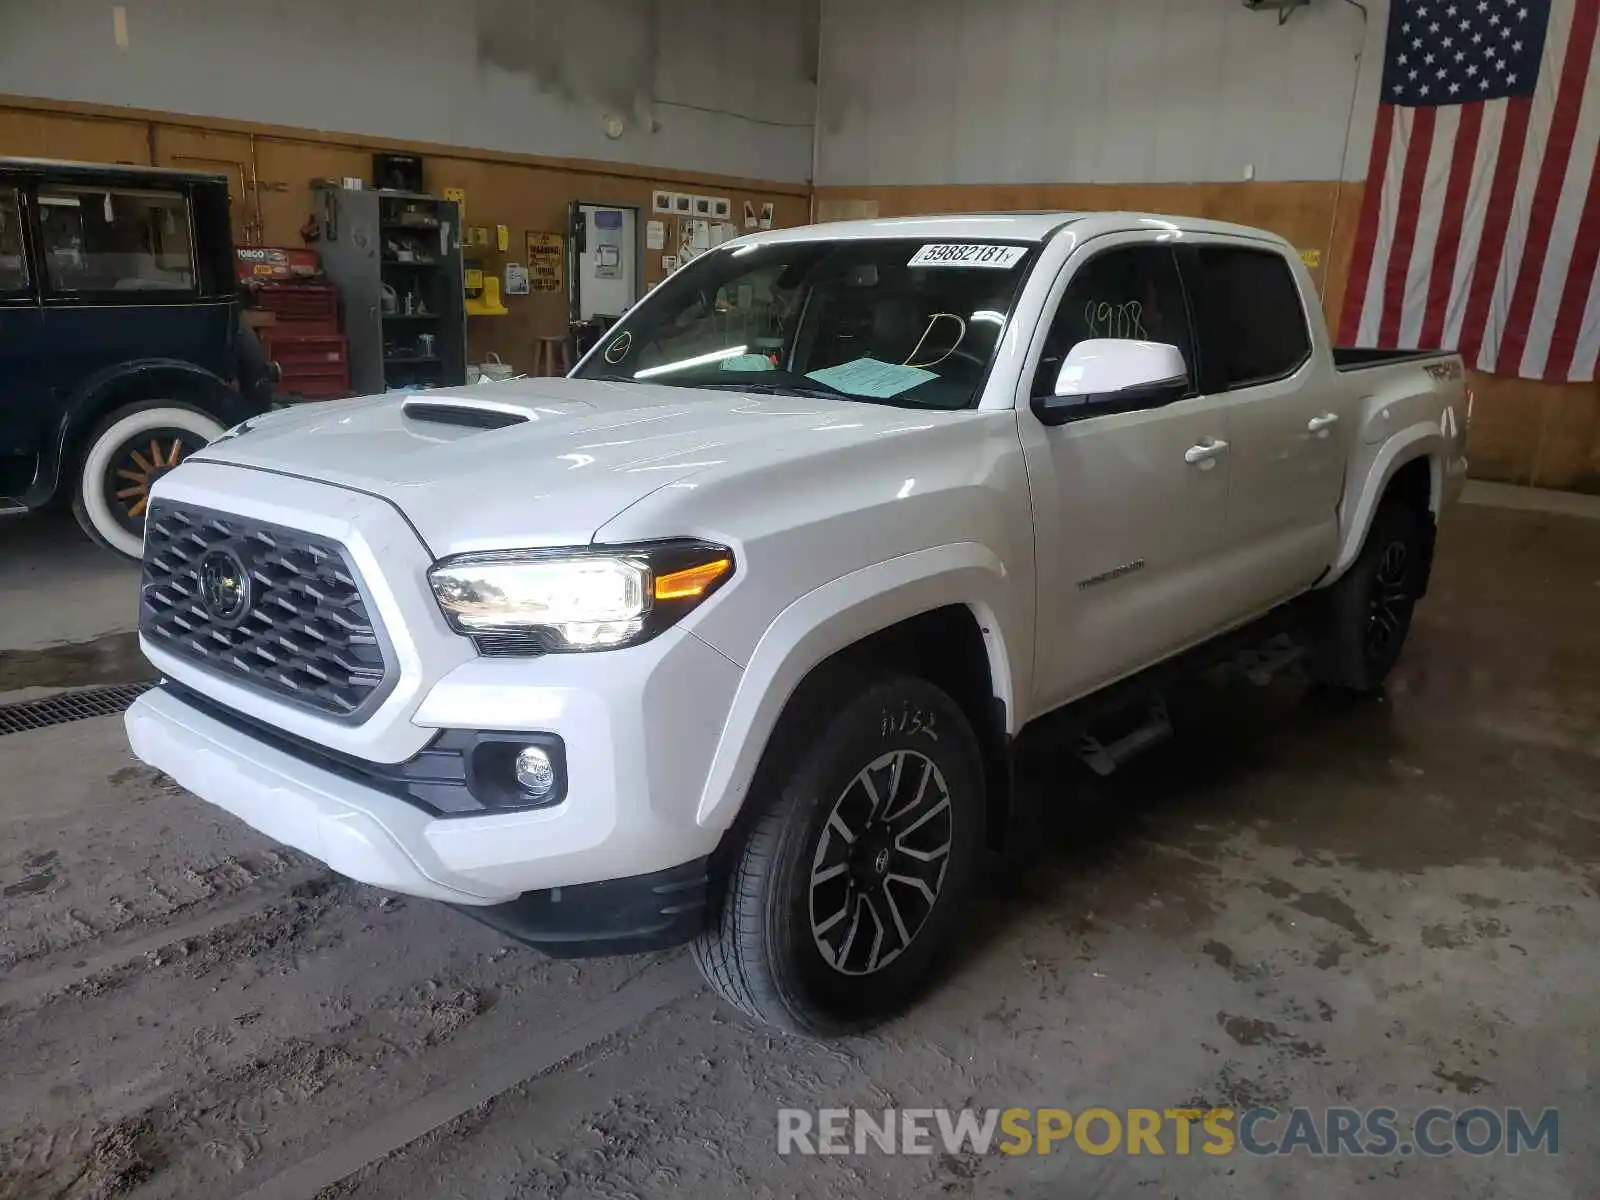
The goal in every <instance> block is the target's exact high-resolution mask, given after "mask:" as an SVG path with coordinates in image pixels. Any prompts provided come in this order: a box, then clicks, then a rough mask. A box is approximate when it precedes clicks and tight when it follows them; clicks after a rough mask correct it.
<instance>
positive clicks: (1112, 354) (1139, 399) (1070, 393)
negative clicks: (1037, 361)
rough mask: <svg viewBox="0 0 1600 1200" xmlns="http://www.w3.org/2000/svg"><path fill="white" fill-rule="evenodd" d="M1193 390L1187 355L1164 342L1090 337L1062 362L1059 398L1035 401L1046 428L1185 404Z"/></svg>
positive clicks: (1036, 408)
mask: <svg viewBox="0 0 1600 1200" xmlns="http://www.w3.org/2000/svg"><path fill="white" fill-rule="evenodd" d="M1188 391H1189V368H1188V366H1187V365H1186V364H1185V363H1184V361H1183V351H1181V350H1179V349H1178V348H1177V347H1176V346H1170V345H1167V344H1166V343H1164V342H1141V341H1134V340H1132V339H1128V338H1089V339H1087V340H1086V341H1082V342H1079V343H1078V344H1077V345H1076V346H1074V347H1073V348H1072V349H1071V350H1070V351H1069V352H1068V353H1067V357H1066V358H1065V359H1064V360H1063V361H1062V363H1061V371H1060V373H1059V374H1058V375H1057V376H1056V387H1055V394H1054V395H1051V396H1046V397H1043V398H1041V399H1039V400H1036V401H1035V402H1034V411H1035V412H1036V413H1038V416H1039V419H1040V420H1041V421H1043V422H1044V423H1045V424H1046V425H1063V424H1065V423H1066V422H1068V421H1070V420H1072V419H1073V418H1074V417H1083V416H1089V415H1091V414H1102V413H1114V412H1130V411H1132V410H1134V409H1139V408H1154V407H1156V406H1158V405H1162V404H1171V403H1172V402H1173V401H1174V400H1181V399H1182V398H1183V397H1184V396H1185V395H1186V394H1187V393H1188Z"/></svg>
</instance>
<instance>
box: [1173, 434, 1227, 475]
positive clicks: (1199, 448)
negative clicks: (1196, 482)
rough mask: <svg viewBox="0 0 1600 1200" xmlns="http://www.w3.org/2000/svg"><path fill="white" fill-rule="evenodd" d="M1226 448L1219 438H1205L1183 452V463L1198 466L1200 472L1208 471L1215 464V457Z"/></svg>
mask: <svg viewBox="0 0 1600 1200" xmlns="http://www.w3.org/2000/svg"><path fill="white" fill-rule="evenodd" d="M1227 448H1228V443H1227V442H1225V441H1223V440H1222V439H1221V438H1206V439H1204V440H1203V441H1201V442H1199V443H1197V444H1196V445H1193V446H1190V447H1189V448H1188V449H1187V450H1185V451H1184V452H1183V461H1184V462H1186V463H1189V464H1191V465H1195V464H1198V465H1199V467H1200V469H1201V470H1202V471H1205V470H1209V469H1210V468H1211V467H1212V466H1213V465H1214V464H1215V461H1216V457H1217V455H1219V454H1221V453H1222V452H1223V451H1225V450H1226V449H1227Z"/></svg>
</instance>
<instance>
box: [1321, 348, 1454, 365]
mask: <svg viewBox="0 0 1600 1200" xmlns="http://www.w3.org/2000/svg"><path fill="white" fill-rule="evenodd" d="M1450 353H1451V351H1449V350H1372V349H1368V348H1366V347H1358V346H1335V347H1334V348H1333V366H1334V369H1335V370H1337V371H1365V370H1366V369H1367V368H1368V367H1392V366H1394V365H1396V364H1397V363H1403V362H1421V361H1422V360H1423V359H1427V358H1443V357H1446V356H1448V355H1449V354H1450Z"/></svg>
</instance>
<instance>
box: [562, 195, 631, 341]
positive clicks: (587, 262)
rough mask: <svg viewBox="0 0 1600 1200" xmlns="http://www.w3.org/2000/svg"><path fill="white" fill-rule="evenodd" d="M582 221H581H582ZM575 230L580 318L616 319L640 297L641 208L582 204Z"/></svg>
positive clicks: (587, 319)
mask: <svg viewBox="0 0 1600 1200" xmlns="http://www.w3.org/2000/svg"><path fill="white" fill-rule="evenodd" d="M579 222H581V225H579ZM573 223H574V226H575V227H576V228H575V229H574V232H575V233H577V232H578V231H579V230H580V229H581V235H580V236H579V238H578V242H577V245H576V247H575V249H576V251H577V253H576V255H575V256H574V257H575V258H576V260H577V270H576V271H575V272H574V273H573V286H574V288H576V290H577V304H576V308H577V313H578V320H580V321H590V320H593V319H594V318H595V317H607V318H610V319H611V320H615V319H616V318H618V317H620V316H621V315H622V314H623V313H625V312H627V311H628V309H630V308H632V307H633V303H634V301H635V300H637V299H638V298H639V237H638V234H639V230H638V225H639V211H638V209H634V208H617V207H615V206H613V205H606V204H579V205H578V206H577V213H576V219H575V220H574V222H573Z"/></svg>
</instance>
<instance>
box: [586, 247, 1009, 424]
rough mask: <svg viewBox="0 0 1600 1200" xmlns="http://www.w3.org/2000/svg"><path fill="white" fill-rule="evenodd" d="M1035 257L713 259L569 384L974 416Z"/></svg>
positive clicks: (775, 255) (760, 250) (895, 253)
mask: <svg viewBox="0 0 1600 1200" xmlns="http://www.w3.org/2000/svg"><path fill="white" fill-rule="evenodd" d="M1034 250H1035V247H1033V246H1027V245H1018V244H1014V243H996V242H937V243H934V242H927V241H924V240H921V239H907V238H893V239H890V238H884V239H873V240H851V241H827V242H824V241H816V242H778V243H770V244H767V245H756V246H742V247H735V248H732V249H724V250H717V251H714V252H712V253H710V254H707V255H705V256H703V257H702V258H698V259H696V260H695V261H694V262H692V263H690V264H689V265H688V266H686V267H684V268H683V270H681V271H679V272H677V273H676V274H674V275H673V276H671V277H670V278H669V279H667V281H666V282H665V283H663V284H661V286H660V287H658V288H656V290H655V291H653V292H652V293H650V296H649V298H648V299H646V300H645V302H644V303H643V304H641V305H640V306H639V308H638V310H637V311H636V312H634V313H633V314H631V315H630V316H629V317H628V318H627V320H626V321H624V322H623V323H621V324H619V325H616V326H614V327H613V328H612V329H610V330H608V331H607V333H606V334H605V336H604V337H603V338H602V339H601V342H600V345H599V346H598V348H597V349H596V350H595V352H594V353H593V354H591V355H589V356H588V358H587V359H586V361H585V362H584V363H583V364H582V365H581V366H580V367H579V368H578V369H577V371H576V372H575V375H576V377H578V378H580V379H610V380H623V381H634V380H637V381H639V382H642V383H664V384H673V385H679V386H683V387H698V388H704V387H725V388H728V389H730V390H738V391H756V392H769V393H774V394H780V395H782V394H792V395H817V394H824V395H830V396H839V397H842V398H846V399H853V400H865V401H871V402H874V403H879V404H897V405H904V406H909V407H916V408H936V409H957V408H970V407H972V406H974V405H975V404H977V402H978V396H979V393H980V392H981V391H982V388H983V383H984V380H985V379H986V378H987V377H988V374H989V366H990V363H991V362H992V361H993V360H994V355H995V348H996V347H997V346H998V345H999V343H1000V333H1001V331H1002V330H1003V329H1004V327H1005V323H1006V319H1007V317H1009V316H1010V313H1011V306H1012V304H1013V302H1014V301H1015V299H1016V296H1017V292H1018V290H1019V288H1020V287H1021V285H1022V281H1023V279H1024V278H1025V277H1026V275H1027V273H1028V271H1029V270H1030V269H1031V267H1032V265H1033V260H1034V257H1035V255H1034Z"/></svg>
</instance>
